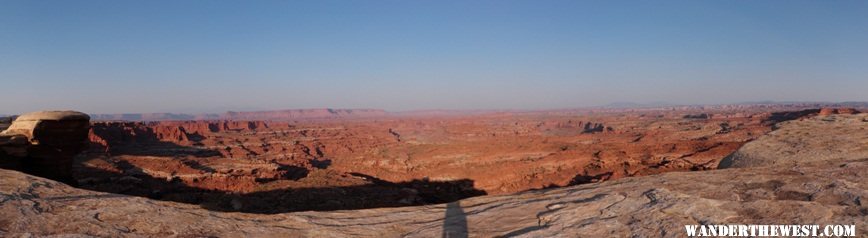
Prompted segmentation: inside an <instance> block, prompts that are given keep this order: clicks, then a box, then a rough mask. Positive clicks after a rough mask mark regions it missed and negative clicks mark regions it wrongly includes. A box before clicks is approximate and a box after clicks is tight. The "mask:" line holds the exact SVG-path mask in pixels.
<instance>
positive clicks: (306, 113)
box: [90, 101, 868, 121]
mask: <svg viewBox="0 0 868 238" xmlns="http://www.w3.org/2000/svg"><path fill="white" fill-rule="evenodd" d="M751 106H760V107H769V106H772V107H777V106H784V107H786V106H793V107H853V108H862V109H865V108H868V102H774V101H763V102H745V103H735V104H718V105H678V104H670V103H665V102H654V103H631V102H618V103H611V104H608V105H605V106H600V107H590V108H573V109H557V110H417V111H404V112H387V111H385V110H382V109H331V108H317V109H290V110H273V111H248V112H235V111H229V112H225V113H200V114H186V113H123V114H90V116H91V119H92V120H95V121H174V120H272V121H287V120H311V119H355V118H376V117H385V116H462V115H479V114H491V113H522V112H551V111H575V110H597V109H603V110H621V109H637V108H642V109H654V108H673V107H677V108H685V107H691V108H692V107H695V108H715V107H724V108H731V107H751Z"/></svg>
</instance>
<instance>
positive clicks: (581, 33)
mask: <svg viewBox="0 0 868 238" xmlns="http://www.w3.org/2000/svg"><path fill="white" fill-rule="evenodd" d="M866 13H868V1H846V0H841V1H783V0H780V1H746V0H745V1H742V0H735V1H730V0H727V1H704V0H703V1H696V0H689V1H546V0H544V1H530V0H528V1H506V0H497V1H422V0H419V1H381V0H367V1H330V0H323V1H320V0H318V1H301V0H299V1H204V0H203V1H88V0H86V1H17V0H4V1H0V90H2V93H0V114H17V113H21V112H27V111H34V110H45V109H74V110H80V111H84V112H89V113H123V112H187V113H202V112H222V111H226V110H242V111H243V110H270V109H291V108H379V109H386V110H390V111H404V110H423V109H460V110H463V109H553V108H576V107H587V106H599V105H606V104H609V103H614V102H635V103H649V102H667V103H674V104H721V103H738V102H746V101H765V100H776V101H868V78H866V76H868V14H866Z"/></svg>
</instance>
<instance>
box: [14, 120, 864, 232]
mask: <svg viewBox="0 0 868 238" xmlns="http://www.w3.org/2000/svg"><path fill="white" fill-rule="evenodd" d="M861 116H862V118H863V119H859V120H863V122H862V123H868V122H866V121H865V120H864V117H865V114H861ZM836 117H838V116H836ZM854 117H856V116H854ZM849 118H850V117H849V116H848V117H841V118H836V119H835V120H831V121H828V122H829V123H831V124H833V126H832V127H836V126H837V127H842V130H850V131H852V130H856V129H859V128H860V127H863V126H864V124H859V123H855V122H852V123H851V122H847V120H849ZM838 119H841V120H838ZM844 119H847V120H844ZM827 120H828V119H827ZM810 121H823V118H816V119H808V120H804V121H803V122H810ZM822 128H825V127H824V125H823V124H818V123H801V122H793V123H787V124H783V125H781V128H780V129H779V130H785V131H786V130H793V131H811V132H812V133H810V134H792V135H790V137H779V135H780V133H777V134H776V135H770V136H767V137H762V138H761V139H759V140H758V141H759V142H751V143H749V144H748V145H750V144H754V143H766V144H767V146H766V148H767V149H768V150H770V151H779V150H784V148H790V147H797V148H802V149H800V150H794V154H792V155H789V156H794V157H797V158H798V157H800V156H808V155H811V154H817V153H820V152H823V153H826V152H828V153H836V155H834V156H832V155H830V156H828V157H825V158H832V160H830V161H825V163H805V164H796V165H787V166H769V167H754V168H734V169H725V170H716V171H698V172H672V173H666V174H659V175H651V176H645V177H630V178H622V179H618V180H610V181H605V182H600V183H592V184H584V185H578V186H572V187H566V188H557V189H548V190H538V191H529V192H522V193H518V194H511V195H498V196H482V197H474V198H469V199H464V200H460V201H457V202H452V203H448V204H440V205H429V206H420V207H402V208H379V209H366V210H354V211H332V212H297V213H284V214H275V215H261V214H244V213H221V212H215V211H210V210H206V209H202V208H200V207H198V206H195V205H187V204H179V203H171V202H161V201H154V200H149V199H146V198H140V197H130V196H123V195H114V194H107V193H100V192H92V191H86V190H81V189H76V188H72V187H69V186H66V185H64V184H61V183H57V182H53V181H49V180H45V179H41V178H36V177H32V176H27V175H24V174H21V173H18V172H14V171H7V170H2V171H0V236H4V237H16V236H29V235H48V234H84V235H93V236H159V237H162V236H179V237H185V236H225V237H237V236H261V237H269V236H271V237H305V236H308V237H350V236H364V237H402V236H403V237H435V236H441V235H443V236H444V237H464V236H465V235H466V234H469V236H471V237H497V236H524V237H631V236H632V237H683V236H684V235H685V234H684V230H683V229H684V227H683V225H688V224H821V225H823V224H854V225H855V226H856V229H857V235H862V236H864V234H865V232H866V231H868V203H866V202H865V198H866V197H868V176H865V174H864V173H865V171H868V158H859V159H847V160H836V159H835V158H838V157H843V158H850V157H851V156H855V155H853V154H850V153H851V151H847V150H834V149H832V150H830V148H835V147H834V146H835V145H834V144H831V145H828V146H829V147H824V146H802V145H800V144H798V143H803V142H805V141H809V139H808V138H805V137H816V138H830V137H829V136H831V135H832V134H835V133H837V131H834V130H824V129H822ZM836 135H838V136H845V137H852V136H853V134H844V135H841V134H836ZM770 138H771V139H770ZM775 138H777V139H775ZM794 138H800V139H799V140H790V139H794ZM783 139H788V140H787V141H790V142H789V143H784V142H781V141H780V140H783ZM775 141H777V142H780V143H772V142H775ZM796 142H797V143H796ZM810 143H813V142H810ZM747 148H749V147H747V146H746V149H743V150H740V151H739V153H741V154H742V155H744V156H746V158H753V156H754V155H755V154H765V153H766V151H763V150H757V149H747ZM817 150H819V151H817ZM857 151H858V150H857ZM856 157H858V156H856ZM323 199H324V200H327V199H328V198H323ZM444 233H446V234H445V235H444Z"/></svg>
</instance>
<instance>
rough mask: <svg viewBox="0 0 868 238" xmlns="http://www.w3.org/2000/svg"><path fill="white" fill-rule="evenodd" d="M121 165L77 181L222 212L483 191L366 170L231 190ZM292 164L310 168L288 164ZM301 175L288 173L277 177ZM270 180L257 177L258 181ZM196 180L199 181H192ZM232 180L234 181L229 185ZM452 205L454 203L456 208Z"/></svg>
mask: <svg viewBox="0 0 868 238" xmlns="http://www.w3.org/2000/svg"><path fill="white" fill-rule="evenodd" d="M115 163H116V165H117V167H118V168H119V169H118V170H103V169H97V168H92V167H87V166H80V167H79V168H78V172H77V173H78V174H79V175H86V176H79V178H81V179H80V181H82V180H84V181H82V182H80V183H79V187H80V188H84V189H90V190H96V191H102V192H111V193H119V194H126V195H133V196H140V197H148V198H152V199H157V200H165V201H174V202H182V203H188V204H196V205H199V206H201V207H202V208H205V209H208V210H213V211H223V212H246V213H260V214H274V213H285V212H294V211H330V210H348V209H365V208H380V207H401V206H415V205H426V204H440V203H449V202H454V201H457V200H459V199H463V198H467V197H473V196H480V195H485V194H486V193H485V192H484V191H481V190H477V189H475V188H474V187H473V181H472V180H468V179H462V180H456V181H429V180H424V179H423V180H418V179H417V180H411V181H406V182H389V181H385V180H382V179H378V178H375V177H373V176H368V175H364V174H352V175H350V176H357V177H360V178H363V179H364V180H367V181H368V182H367V183H366V184H362V185H352V186H332V187H302V188H298V187H296V188H285V189H273V190H262V191H254V192H246V193H242V192H233V191H226V190H217V189H206V188H199V187H194V186H193V185H191V184H190V183H189V181H186V182H185V181H184V180H183V179H180V178H177V177H176V178H162V177H154V176H152V175H149V174H148V173H144V172H142V171H143V169H141V168H138V167H136V166H135V165H133V164H130V163H128V162H125V161H117V162H115ZM290 167H292V168H287V169H292V170H299V171H300V170H305V174H306V173H307V170H308V169H307V168H302V167H295V166H290ZM293 179H298V178H293V177H285V178H279V180H293ZM272 181H274V180H269V181H256V182H257V183H259V182H263V183H262V184H261V185H265V182H272ZM193 184H194V185H195V183H193ZM230 186H231V185H230ZM453 210H454V209H453Z"/></svg>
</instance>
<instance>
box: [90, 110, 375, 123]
mask: <svg viewBox="0 0 868 238" xmlns="http://www.w3.org/2000/svg"><path fill="white" fill-rule="evenodd" d="M388 115H389V113H388V112H386V111H385V110H381V109H331V108H319V109H291V110H275V111H253V112H231V111H230V112H226V113H222V114H213V113H203V114H184V113H123V114H90V117H91V120H96V121H169V120H299V119H336V118H365V117H380V116H388Z"/></svg>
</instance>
